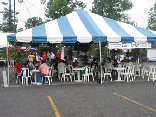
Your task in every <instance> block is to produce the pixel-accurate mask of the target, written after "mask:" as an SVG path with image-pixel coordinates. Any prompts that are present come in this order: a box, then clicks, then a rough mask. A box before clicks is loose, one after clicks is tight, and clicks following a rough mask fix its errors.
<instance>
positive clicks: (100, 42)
mask: <svg viewBox="0 0 156 117" xmlns="http://www.w3.org/2000/svg"><path fill="white" fill-rule="evenodd" d="M99 51H100V68H101V84H102V65H101V41H99Z"/></svg>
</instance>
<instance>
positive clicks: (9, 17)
mask: <svg viewBox="0 0 156 117" xmlns="http://www.w3.org/2000/svg"><path fill="white" fill-rule="evenodd" d="M2 4H3V5H4V6H5V7H4V10H3V11H0V13H2V14H3V23H2V24H0V31H3V32H14V18H13V16H14V11H13V10H9V9H8V8H7V6H8V3H6V2H2ZM18 14H19V13H18V12H15V16H16V15H18ZM15 23H16V24H15V30H16V28H17V23H18V19H17V18H15Z"/></svg>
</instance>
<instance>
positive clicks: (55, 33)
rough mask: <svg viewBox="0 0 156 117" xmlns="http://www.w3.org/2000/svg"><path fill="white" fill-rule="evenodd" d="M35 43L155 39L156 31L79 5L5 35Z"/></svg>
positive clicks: (9, 38) (148, 40)
mask: <svg viewBox="0 0 156 117" xmlns="http://www.w3.org/2000/svg"><path fill="white" fill-rule="evenodd" d="M14 40H17V41H19V42H30V41H32V42H36V43H44V42H47V41H48V42H50V43H61V42H65V43H75V42H77V41H78V42H80V43H88V42H91V41H93V42H98V41H101V42H156V32H154V31H151V30H148V29H145V28H140V27H136V26H132V25H130V24H125V23H122V22H118V21H115V20H112V19H110V18H106V17H102V16H99V15H97V14H94V13H91V12H87V11H84V10H82V9H79V10H77V11H75V12H72V13H70V14H68V15H66V16H63V17H61V18H58V19H56V20H53V21H50V22H48V23H45V24H42V25H40V26H36V27H33V28H31V29H27V30H25V31H22V32H18V33H15V34H11V35H8V41H14Z"/></svg>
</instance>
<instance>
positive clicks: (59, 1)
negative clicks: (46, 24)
mask: <svg viewBox="0 0 156 117" xmlns="http://www.w3.org/2000/svg"><path fill="white" fill-rule="evenodd" d="M85 7H86V5H85V3H83V2H81V1H78V0H49V2H48V3H47V6H46V10H45V16H46V17H47V18H51V19H52V20H54V19H57V18H60V17H61V16H65V15H67V14H69V13H71V12H72V11H76V10H77V9H78V8H81V9H83V8H85Z"/></svg>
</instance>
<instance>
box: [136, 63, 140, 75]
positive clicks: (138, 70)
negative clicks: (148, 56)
mask: <svg viewBox="0 0 156 117" xmlns="http://www.w3.org/2000/svg"><path fill="white" fill-rule="evenodd" d="M137 73H138V74H137ZM136 76H139V77H140V67H139V63H136V65H135V77H136Z"/></svg>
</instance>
